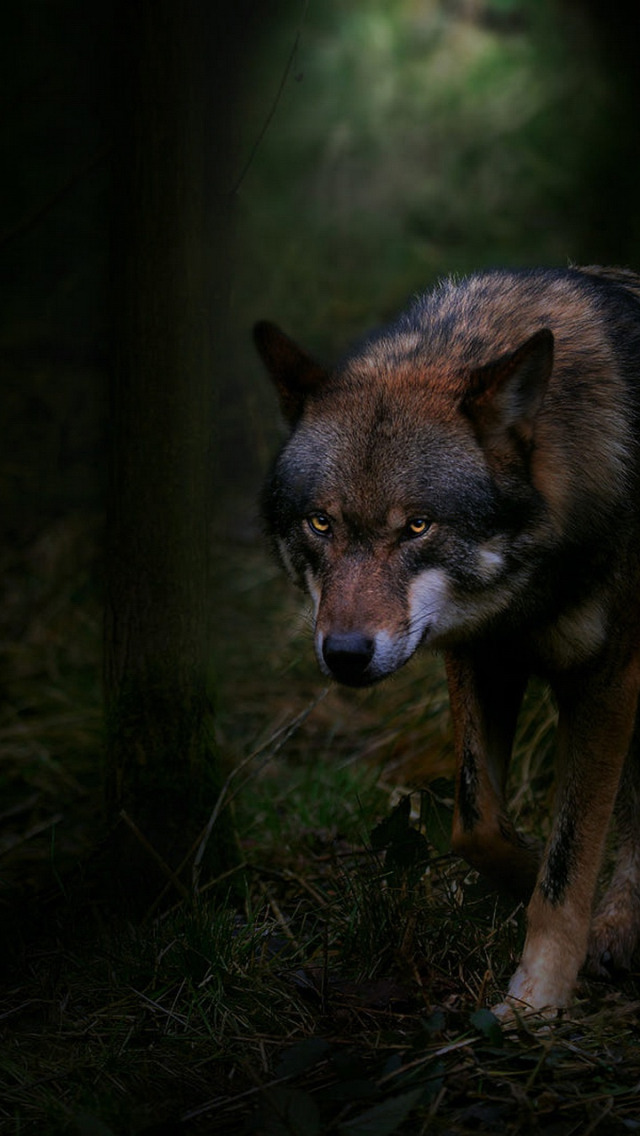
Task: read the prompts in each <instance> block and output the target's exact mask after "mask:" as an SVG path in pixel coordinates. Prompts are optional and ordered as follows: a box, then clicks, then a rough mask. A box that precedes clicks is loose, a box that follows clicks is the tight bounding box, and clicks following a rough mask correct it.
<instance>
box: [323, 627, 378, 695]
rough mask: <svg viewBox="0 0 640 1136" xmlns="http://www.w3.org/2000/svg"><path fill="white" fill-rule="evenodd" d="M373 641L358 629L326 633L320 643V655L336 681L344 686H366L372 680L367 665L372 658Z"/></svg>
mask: <svg viewBox="0 0 640 1136" xmlns="http://www.w3.org/2000/svg"><path fill="white" fill-rule="evenodd" d="M374 651H375V642H374V640H373V639H370V638H369V637H368V636H366V635H361V634H360V632H359V631H345V632H342V633H336V634H334V635H327V636H326V637H325V639H324V642H323V644H322V657H323V659H324V661H325V663H326V665H327V668H328V669H329V671H330V672H331V674H332V675H333V677H334V678H335V679H337V681H338V682H342V683H344V684H345V685H346V686H366V685H367V684H368V683H370V682H371V681H373V679H372V676H370V675H367V673H366V672H367V667H368V666H369V663H370V662H371V660H372V659H373V655H374Z"/></svg>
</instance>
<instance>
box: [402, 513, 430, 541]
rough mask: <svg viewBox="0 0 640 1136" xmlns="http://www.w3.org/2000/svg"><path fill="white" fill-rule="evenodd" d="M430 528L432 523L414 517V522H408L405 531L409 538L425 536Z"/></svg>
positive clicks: (423, 518)
mask: <svg viewBox="0 0 640 1136" xmlns="http://www.w3.org/2000/svg"><path fill="white" fill-rule="evenodd" d="M430 527H431V523H430V521H427V520H426V519H425V517H414V518H413V520H411V521H408V522H407V527H406V530H405V531H406V534H407V536H408V537H409V538H411V537H413V536H424V534H425V533H426V532H427V530H428V529H429V528H430Z"/></svg>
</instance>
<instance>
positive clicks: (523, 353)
mask: <svg viewBox="0 0 640 1136" xmlns="http://www.w3.org/2000/svg"><path fill="white" fill-rule="evenodd" d="M552 370H553V333H552V332H551V331H549V329H548V328H541V330H540V331H536V333H535V335H532V336H531V338H530V339H527V340H526V342H525V343H523V344H522V345H521V346H520V347H518V348H517V349H516V350H515V351H511V352H509V354H507V355H502V356H501V357H500V358H499V359H496V360H494V362H492V363H487V364H486V365H485V366H483V367H478V368H477V369H476V370H475V371H473V372H472V373H471V376H470V379H469V387H468V390H467V392H466V394H465V396H464V398H463V400H462V408H461V409H462V411H463V413H464V414H466V416H467V417H468V418H470V419H471V422H472V423H473V425H474V428H475V430H476V433H477V435H478V437H479V439H480V441H481V442H482V443H483V445H485V446H487V447H489V448H491V447H492V446H498V447H499V448H503V447H504V445H505V443H506V442H508V441H509V440H511V442H513V441H519V442H520V443H521V444H524V445H525V447H527V446H528V445H529V444H530V443H531V439H532V436H533V426H534V423H535V419H536V415H537V413H538V411H539V409H540V406H541V404H542V400H543V398H544V395H545V391H546V389H547V384H548V382H549V378H550V375H551V371H552Z"/></svg>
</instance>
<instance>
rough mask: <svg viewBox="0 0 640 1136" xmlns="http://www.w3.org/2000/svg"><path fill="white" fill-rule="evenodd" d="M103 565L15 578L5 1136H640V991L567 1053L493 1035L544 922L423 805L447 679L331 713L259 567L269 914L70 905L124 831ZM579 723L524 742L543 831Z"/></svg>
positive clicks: (342, 702) (8, 616)
mask: <svg viewBox="0 0 640 1136" xmlns="http://www.w3.org/2000/svg"><path fill="white" fill-rule="evenodd" d="M45 552H46V555H45ZM94 553H95V526H94V525H93V524H89V525H87V524H86V523H81V521H80V519H78V518H76V519H74V520H72V521H70V522H68V523H66V524H62V523H60V524H58V525H57V526H54V528H53V529H52V530H51V531H50V532H49V533H47V534H44V535H43V536H40V537H39V538H38V540H37V541H35V542H34V543H32V544H30V545H28V546H27V547H25V548H24V549H23V551H22V554H21V557H22V559H21V561H20V558H19V557H18V556H17V554H16V556H15V558H14V560H13V562H12V564H11V565H9V566H8V567H9V569H10V571H9V573H8V575H7V580H8V585H7V592H6V595H5V602H4V605H3V627H4V629H5V632H4V635H3V644H4V646H3V665H4V668H5V680H6V689H7V691H8V698H7V702H6V706H5V709H4V711H3V717H2V723H1V726H2V728H1V730H0V752H1V753H2V758H3V763H2V769H3V782H4V790H5V800H6V801H7V807H6V809H5V811H4V814H3V817H2V834H1V835H2V841H3V843H2V849H3V865H4V867H5V878H6V880H7V881H8V882H9V883H11V885H12V886H11V887H9V886H7V887H6V891H5V897H4V909H5V910H4V915H3V923H4V928H5V932H7V931H9V933H5V935H4V936H3V938H4V940H5V942H4V947H5V968H4V969H5V976H6V985H5V990H4V995H3V1001H2V1003H1V1005H0V1028H1V1029H2V1046H1V1048H0V1081H1V1084H2V1092H1V1093H0V1130H2V1131H6V1132H7V1133H12V1134H14V1133H15V1134H18V1133H20V1134H21V1136H22V1134H24V1133H38V1134H49V1133H51V1134H56V1133H70V1134H81V1136H124V1134H136V1136H142V1134H143V1133H146V1134H147V1136H153V1134H155V1136H160V1134H162V1133H164V1134H167V1136H168V1134H169V1133H174V1132H182V1131H184V1132H185V1133H186V1132H193V1133H209V1132H211V1133H226V1132H229V1133H231V1132H246V1133H258V1132H260V1133H266V1134H278V1136H280V1134H282V1133H289V1134H293V1136H295V1134H298V1133H299V1134H300V1136H310V1134H311V1136H313V1133H336V1134H340V1136H357V1134H359V1133H364V1132H368V1133H373V1134H375V1133H381V1134H382V1133H393V1132H398V1133H407V1134H408V1133H411V1134H416V1133H420V1132H427V1131H428V1132H430V1133H438V1132H441V1133H456V1134H461V1136H463V1134H465V1133H472V1132H478V1131H480V1132H482V1131H488V1132H495V1131H497V1130H500V1131H503V1132H506V1133H513V1134H516V1133H537V1132H542V1131H543V1130H544V1132H545V1133H567V1134H568V1133H571V1132H576V1133H578V1132H579V1133H581V1134H582V1133H589V1132H598V1133H618V1132H627V1131H634V1130H635V1129H636V1128H637V1127H638V1126H639V1122H638V1119H637V1118H638V1115H639V1109H638V1103H639V1100H638V1085H639V1083H640V1043H638V1040H637V1038H638V1026H639V1024H640V1022H639V1017H640V1015H639V1010H640V1001H639V1000H638V998H639V995H640V988H639V987H638V984H637V983H636V981H635V978H634V976H630V977H629V979H628V980H627V981H626V982H625V983H624V984H623V986H621V987H620V988H616V989H612V988H608V987H606V986H595V985H589V984H587V983H584V984H583V985H582V986H581V988H580V991H579V996H578V999H577V1002H576V1005H575V1008H574V1010H573V1011H572V1012H571V1014H567V1015H565V1016H564V1017H563V1018H562V1020H560V1021H558V1022H556V1023H553V1024H552V1025H550V1026H548V1027H547V1028H545V1029H539V1028H536V1027H535V1025H534V1024H533V1023H527V1022H524V1023H522V1025H521V1028H520V1029H519V1030H518V1031H517V1032H516V1033H512V1034H505V1033H503V1032H502V1031H501V1030H500V1028H499V1027H498V1026H497V1024H496V1022H495V1020H494V1019H493V1018H492V1017H491V1015H489V1014H487V1012H486V1011H485V1010H484V1007H485V1006H486V1005H487V1004H491V1001H492V1000H493V999H495V998H496V997H497V996H498V994H499V991H500V990H501V989H502V988H503V986H504V982H505V979H506V977H507V975H508V972H509V970H510V968H511V967H512V965H513V959H514V957H515V955H516V953H517V950H518V947H519V943H520V942H521V937H522V912H521V911H520V910H519V909H512V908H510V907H509V905H508V904H505V903H503V902H502V901H499V900H496V898H495V897H494V896H492V895H490V894H488V893H486V892H485V891H484V889H483V888H482V886H481V885H480V884H479V883H478V881H477V879H476V877H475V876H474V874H473V873H471V872H469V871H468V870H467V869H466V868H465V867H464V866H463V865H461V864H460V863H458V862H456V861H455V860H452V858H451V857H450V856H449V854H448V853H447V852H446V849H445V846H446V832H445V833H444V836H443V826H444V828H445V829H446V823H447V816H448V807H449V800H448V798H449V793H450V786H448V785H447V782H446V780H445V781H443V780H442V778H441V777H440V780H439V781H438V782H437V783H436V792H435V795H434V794H431V795H426V796H423V797H422V799H421V795H420V793H419V792H418V791H414V793H413V795H412V797H411V809H409V808H407V807H406V806H404V805H403V804H402V801H403V800H404V794H405V790H406V789H407V788H408V787H409V788H410V784H411V782H412V781H417V780H419V779H420V778H422V780H423V781H424V780H425V779H429V778H430V777H433V776H440V775H441V774H442V773H445V774H446V773H447V772H448V771H449V770H450V752H449V742H448V724H447V714H446V710H445V702H444V693H443V688H442V677H441V672H440V670H439V668H438V667H433V668H432V667H431V666H430V665H429V662H428V660H424V659H423V660H422V662H421V663H420V662H418V663H417V665H416V667H415V668H412V669H410V670H408V671H407V672H406V674H405V675H404V676H399V678H398V680H397V681H396V683H395V684H393V683H392V684H390V685H389V687H388V688H387V689H386V690H385V689H384V688H383V689H382V690H380V691H377V692H372V693H371V694H370V695H364V696H363V695H351V694H347V693H345V692H339V691H337V690H330V691H329V692H328V693H326V694H325V695H324V696H322V689H321V687H320V686H319V685H318V681H317V677H316V674H315V668H314V664H313V661H312V659H311V658H310V651H309V643H308V633H307V629H306V626H305V622H304V620H297V617H296V614H295V613H296V611H297V606H296V605H297V600H296V599H295V598H294V597H292V596H291V594H290V593H289V591H288V590H287V589H286V588H285V587H283V586H282V584H281V582H280V581H279V580H276V579H275V578H274V577H273V571H272V568H271V566H270V564H269V563H268V561H267V560H266V559H265V558H264V556H263V554H262V552H261V551H258V550H257V549H256V548H254V547H244V548H235V549H233V548H231V547H230V548H229V549H228V550H227V557H226V565H225V567H224V568H221V575H220V587H219V595H221V596H224V598H225V602H224V604H221V606H220V629H221V632H223V631H224V630H225V628H229V627H230V626H233V628H234V630H235V635H234V636H233V637H229V636H228V635H226V634H225V635H221V639H222V641H223V642H225V643H226V644H230V643H231V644H233V651H231V650H225V653H224V659H223V660H222V659H219V660H218V670H219V671H220V673H221V674H222V673H223V674H224V681H223V682H221V688H222V704H223V707H224V713H223V714H221V716H220V724H219V726H220V740H221V742H222V743H223V744H224V745H225V746H226V748H227V750H228V751H231V750H233V751H234V752H235V760H234V762H230V765H229V774H230V775H229V780H228V782H227V800H228V801H231V800H232V799H233V801H234V808H235V811H236V817H237V823H238V830H239V834H240V842H241V849H242V855H243V860H244V864H243V879H244V893H243V894H244V900H243V901H242V902H241V903H238V902H234V903H229V904H226V903H221V902H220V900H219V899H218V900H217V902H215V903H214V902H213V899H212V893H211V892H210V891H209V890H208V889H207V887H206V885H204V886H203V888H202V890H201V891H200V892H199V893H198V894H195V895H193V894H192V895H191V896H190V897H189V899H188V900H187V901H181V902H180V903H179V904H178V905H177V906H176V907H175V908H173V909H172V910H170V911H168V912H167V911H165V912H164V913H163V914H158V912H154V910H153V909H152V907H151V905H150V910H149V912H148V915H147V917H146V919H144V920H143V921H142V923H141V924H140V925H138V926H136V927H132V926H127V925H124V924H117V923H114V921H113V918H112V916H111V915H110V913H109V911H108V910H107V909H106V908H105V907H104V906H103V904H102V897H101V895H100V894H99V892H96V891H95V890H93V891H91V890H88V889H87V887H86V886H85V887H84V889H80V890H78V889H77V888H76V887H75V886H74V885H72V884H70V882H69V881H70V877H69V875H68V869H69V867H70V866H71V865H72V864H73V863H74V861H76V860H78V859H82V858H83V857H84V856H86V854H87V853H88V852H89V851H90V849H91V846H92V840H93V839H94V837H95V831H96V828H95V824H96V817H99V814H100V799H99V798H100V793H99V778H98V777H97V776H96V765H97V763H98V760H99V752H100V725H99V722H100V714H99V711H100V706H99V684H98V683H97V681H96V673H97V668H98V665H99V633H98V628H99V619H98V613H99V607H98V602H97V596H96V593H95V589H94V587H93V584H92V582H91V581H92V579H93V575H92V564H93V557H94ZM19 561H20V562H19ZM258 612H259V613H260V617H261V622H260V623H258V621H257V613H258ZM258 627H263V628H264V635H262V634H261V633H260V632H258V630H257V628H258ZM282 628H285V629H286V635H287V639H286V642H283V640H282V633H281V630H279V629H282ZM18 632H19V634H17V633H18ZM245 652H246V658H245ZM246 660H248V663H247V661H246ZM222 663H224V667H223V666H222ZM425 671H426V674H427V682H426V686H425V681H424V674H425ZM319 695H320V697H319ZM307 711H308V712H307ZM552 717H553V715H552V712H551V711H550V709H549V708H548V707H546V706H544V705H543V707H542V710H541V709H540V708H539V706H537V705H536V704H534V703H533V702H532V704H531V706H530V707H529V708H528V709H527V712H526V714H525V716H524V721H523V726H522V729H521V739H522V740H521V751H522V752H521V756H520V759H519V761H520V768H521V769H524V770H525V771H526V773H527V784H526V791H525V786H524V784H522V785H521V786H520V787H519V789H518V791H517V793H516V796H517V797H518V808H519V810H520V811H521V813H522V814H523V815H528V814H529V813H531V812H532V811H533V808H534V806H535V805H539V804H540V803H541V801H544V798H545V795H546V793H547V790H548V772H547V770H546V766H545V764H544V762H542V761H541V760H540V759H539V758H538V756H537V755H538V754H539V753H540V751H541V750H542V751H544V749H545V747H546V741H547V736H548V734H549V731H550V728H551V725H552ZM534 742H535V745H536V746H537V748H536V749H534V744H533V743H534ZM398 802H400V805H399V806H398ZM394 806H395V812H394V813H393V814H392V816H393V818H394V819H393V820H392V821H387V822H385V823H384V824H383V825H377V827H376V824H377V821H379V820H380V819H381V818H384V817H385V816H389V814H390V811H391V810H392V808H393V807H394ZM19 886H20V889H21V890H22V891H23V894H24V895H25V896H26V897H27V903H26V905H25V904H22V905H21V906H20V905H16V899H17V894H18V888H19ZM25 910H26V911H27V913H28V918H26V917H25ZM11 920H13V921H14V922H13V924H11V923H10V921H11ZM9 928H11V929H10V930H9Z"/></svg>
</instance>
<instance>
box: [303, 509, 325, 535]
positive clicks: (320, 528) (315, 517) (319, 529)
mask: <svg viewBox="0 0 640 1136" xmlns="http://www.w3.org/2000/svg"><path fill="white" fill-rule="evenodd" d="M307 524H308V526H309V528H310V529H311V532H313V533H315V534H316V536H330V535H331V521H330V520H329V518H328V517H326V516H325V514H324V513H312V514H311V516H310V517H307Z"/></svg>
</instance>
